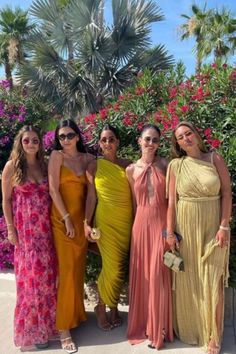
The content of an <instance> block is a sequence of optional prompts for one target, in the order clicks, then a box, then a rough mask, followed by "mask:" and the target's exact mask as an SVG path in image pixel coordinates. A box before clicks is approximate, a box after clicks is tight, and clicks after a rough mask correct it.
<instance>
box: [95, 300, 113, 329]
mask: <svg viewBox="0 0 236 354" xmlns="http://www.w3.org/2000/svg"><path fill="white" fill-rule="evenodd" d="M99 306H105V305H103V304H97V305H96V306H95V307H94V313H95V315H96V318H97V326H98V328H100V329H101V330H103V331H105V332H108V331H110V330H111V329H112V328H113V326H112V324H111V323H110V322H109V321H108V320H107V319H105V321H101V319H100V314H99Z"/></svg>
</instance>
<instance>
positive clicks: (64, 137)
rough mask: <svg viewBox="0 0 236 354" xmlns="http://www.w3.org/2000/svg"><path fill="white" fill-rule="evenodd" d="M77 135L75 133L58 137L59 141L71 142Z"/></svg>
mask: <svg viewBox="0 0 236 354" xmlns="http://www.w3.org/2000/svg"><path fill="white" fill-rule="evenodd" d="M76 135H77V134H75V133H68V134H60V135H58V138H59V140H61V141H64V140H66V139H67V140H72V139H74V137H76Z"/></svg>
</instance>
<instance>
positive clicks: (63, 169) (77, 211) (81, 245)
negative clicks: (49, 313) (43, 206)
mask: <svg viewBox="0 0 236 354" xmlns="http://www.w3.org/2000/svg"><path fill="white" fill-rule="evenodd" d="M92 159H93V156H92V155H89V154H87V153H86V151H85V148H84V146H83V143H82V140H81V134H80V130H79V128H78V126H77V124H76V123H75V122H74V121H72V120H69V119H68V120H63V121H61V123H60V124H59V125H58V126H57V128H56V131H55V150H54V151H53V152H52V154H51V156H50V159H49V168H48V170H49V190H50V195H51V197H52V200H53V206H52V211H51V221H52V229H53V235H54V243H55V248H56V253H57V259H58V274H59V276H58V291H57V312H56V327H57V329H58V330H59V332H60V339H61V344H62V348H63V349H64V350H65V351H66V352H67V353H74V352H76V351H77V347H76V345H75V343H74V342H73V340H72V338H71V334H70V329H71V328H74V327H77V326H78V325H79V324H80V322H81V321H85V320H86V314H85V309H84V302H83V297H84V296H83V294H84V272H85V261H86V252H87V240H86V238H85V235H84V226H83V220H84V214H85V199H86V185H87V183H86V175H85V171H86V168H87V165H88V163H89V162H90V161H91V160H92Z"/></svg>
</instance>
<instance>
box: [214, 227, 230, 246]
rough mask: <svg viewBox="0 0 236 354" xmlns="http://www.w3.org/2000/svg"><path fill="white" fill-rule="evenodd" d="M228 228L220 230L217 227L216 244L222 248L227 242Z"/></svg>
mask: <svg viewBox="0 0 236 354" xmlns="http://www.w3.org/2000/svg"><path fill="white" fill-rule="evenodd" d="M229 235H230V233H229V230H222V229H219V230H218V231H217V233H216V241H217V242H218V245H219V246H220V247H221V248H223V247H227V246H228V244H229Z"/></svg>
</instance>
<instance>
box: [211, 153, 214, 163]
mask: <svg viewBox="0 0 236 354" xmlns="http://www.w3.org/2000/svg"><path fill="white" fill-rule="evenodd" d="M211 164H212V165H214V151H212V153H211Z"/></svg>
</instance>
